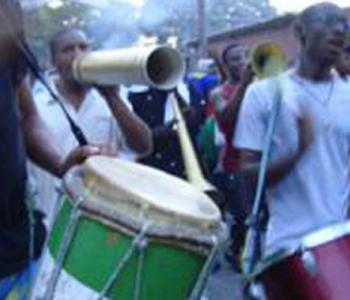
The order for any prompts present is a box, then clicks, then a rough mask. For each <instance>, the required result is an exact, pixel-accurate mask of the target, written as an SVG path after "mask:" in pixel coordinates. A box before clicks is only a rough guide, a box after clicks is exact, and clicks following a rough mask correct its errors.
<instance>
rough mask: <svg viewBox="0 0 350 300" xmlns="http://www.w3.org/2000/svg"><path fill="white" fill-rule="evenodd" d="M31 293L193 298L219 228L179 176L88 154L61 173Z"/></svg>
mask: <svg viewBox="0 0 350 300" xmlns="http://www.w3.org/2000/svg"><path fill="white" fill-rule="evenodd" d="M64 183H65V190H66V193H67V195H66V197H65V198H64V201H63V206H62V208H61V210H60V212H59V214H58V216H57V218H56V220H55V224H54V227H53V231H52V234H51V236H50V239H49V243H48V250H47V251H46V253H45V255H44V259H43V263H42V268H41V271H40V273H39V277H38V280H37V286H36V289H35V293H34V295H35V296H34V299H45V300H75V299H79V300H85V299H88V300H97V299H120V300H164V299H166V300H182V299H183V300H185V299H190V298H191V297H193V299H197V298H198V295H199V294H200V292H201V290H202V288H203V284H204V283H205V281H206V279H207V277H208V269H209V266H210V264H211V262H212V260H213V258H214V256H215V253H216V250H217V248H218V246H219V244H220V242H221V241H222V240H223V239H224V238H225V235H226V230H225V228H224V227H223V225H222V223H221V217H220V212H219V210H218V208H217V207H216V206H215V204H213V202H212V201H211V200H210V199H209V198H208V197H207V196H206V195H205V194H203V193H201V192H199V191H198V190H196V189H195V188H194V187H192V186H191V185H190V184H188V183H187V182H185V181H183V180H181V179H178V178H175V177H173V176H170V175H167V174H165V173H164V172H162V171H159V170H155V169H152V168H149V167H146V166H143V165H139V164H135V163H132V162H127V161H122V160H118V159H114V158H107V157H102V156H100V157H93V158H90V159H89V160H88V161H87V162H86V163H85V164H84V165H83V166H82V167H80V168H76V169H73V170H72V171H70V173H69V174H68V175H67V176H66V177H65V180H64Z"/></svg>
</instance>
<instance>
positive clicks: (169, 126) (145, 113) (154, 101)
mask: <svg viewBox="0 0 350 300" xmlns="http://www.w3.org/2000/svg"><path fill="white" fill-rule="evenodd" d="M170 97H176V99H177V101H178V103H179V106H180V108H181V110H182V112H183V113H184V117H185V119H186V120H187V125H188V128H189V132H190V134H191V136H192V138H194V135H195V132H196V131H197V119H196V116H195V113H194V111H193V108H192V107H191V105H190V97H189V91H188V89H187V86H186V85H185V84H184V83H180V84H179V85H178V86H177V87H176V88H175V89H174V90H172V91H163V90H159V89H155V88H149V87H145V86H131V87H130V88H129V93H128V99H129V101H130V103H131V105H132V108H133V111H134V112H135V113H136V114H137V115H138V116H139V117H140V118H141V119H143V120H144V121H145V122H146V123H147V124H148V125H149V126H150V128H151V129H152V138H153V145H154V150H153V152H152V153H151V154H150V155H148V156H146V157H144V158H141V159H140V160H139V162H141V163H143V164H145V165H148V166H151V167H154V168H157V169H160V170H163V171H165V172H167V173H169V174H172V175H174V176H178V177H181V178H186V172H185V167H184V162H183V157H182V153H181V147H180V143H179V138H178V133H177V131H176V129H175V124H176V119H175V115H174V112H173V109H172V105H171V100H170Z"/></svg>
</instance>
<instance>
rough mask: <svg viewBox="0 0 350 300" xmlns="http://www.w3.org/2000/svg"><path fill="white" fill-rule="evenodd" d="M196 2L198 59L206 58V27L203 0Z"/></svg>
mask: <svg viewBox="0 0 350 300" xmlns="http://www.w3.org/2000/svg"><path fill="white" fill-rule="evenodd" d="M196 1H197V32H198V34H197V36H198V58H204V57H207V56H208V41H207V25H206V23H207V22H206V13H205V7H206V5H205V4H206V3H205V0H196Z"/></svg>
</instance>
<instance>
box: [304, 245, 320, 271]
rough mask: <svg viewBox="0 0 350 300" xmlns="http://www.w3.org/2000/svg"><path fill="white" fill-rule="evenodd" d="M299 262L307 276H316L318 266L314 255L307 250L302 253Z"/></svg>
mask: <svg viewBox="0 0 350 300" xmlns="http://www.w3.org/2000/svg"><path fill="white" fill-rule="evenodd" d="M301 260H302V262H303V265H304V268H305V270H306V271H307V272H308V273H309V275H311V276H316V274H317V267H318V264H317V259H316V257H315V255H314V254H313V253H312V252H311V251H308V250H305V251H302V254H301Z"/></svg>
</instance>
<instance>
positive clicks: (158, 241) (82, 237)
mask: <svg viewBox="0 0 350 300" xmlns="http://www.w3.org/2000/svg"><path fill="white" fill-rule="evenodd" d="M72 208H73V204H72V202H71V200H70V199H69V197H66V199H65V200H64V204H63V207H62V209H61V211H60V213H59V215H58V216H57V218H56V221H55V224H54V227H53V231H52V235H51V237H50V241H49V247H48V251H47V252H46V253H45V255H44V259H43V266H42V271H41V272H40V275H39V282H40V286H41V287H42V288H39V290H38V291H37V292H36V295H39V296H40V295H43V293H44V287H45V286H46V285H45V283H47V282H48V280H49V277H50V274H51V273H52V269H53V264H54V263H55V260H56V258H57V251H58V248H59V245H60V244H61V242H62V237H63V234H64V231H65V229H66V225H67V223H68V220H69V218H70V216H71V213H72ZM136 234H137V233H136V232H133V230H132V229H130V228H127V227H125V226H123V225H121V224H118V225H117V224H115V223H114V224H112V223H111V222H109V221H108V220H105V219H103V218H101V217H98V216H97V215H93V214H90V213H83V215H82V217H81V218H80V221H79V223H78V226H77V230H76V233H75V236H74V240H73V242H72V244H71V246H70V247H69V253H68V255H67V258H66V260H65V263H64V267H63V276H61V277H60V279H59V281H58V284H57V287H56V292H55V296H54V298H53V299H52V300H68V299H71V296H72V295H77V294H79V295H80V298H79V299H81V300H84V299H97V295H98V292H99V291H101V290H102V288H103V286H104V284H105V283H106V282H107V281H108V278H109V277H110V276H111V274H112V273H113V271H114V270H115V268H116V266H117V264H118V263H119V262H120V260H121V258H122V257H123V256H124V255H125V253H126V252H127V251H128V249H129V248H130V246H131V242H132V239H133V238H134V237H135V235H136ZM148 239H149V244H148V246H147V248H146V249H145V258H144V267H143V269H142V272H141V287H140V298H139V299H140V300H149V299H152V300H157V299H159V300H160V299H167V300H182V299H183V300H185V299H188V297H189V296H190V294H191V292H192V290H193V288H194V286H195V284H196V281H197V278H198V276H199V274H200V272H201V270H202V268H203V266H204V264H205V262H206V259H207V256H208V253H209V251H210V248H211V247H210V246H209V245H203V244H196V243H195V242H193V241H192V242H190V241H181V240H174V239H172V238H169V239H166V238H159V237H158V238H157V237H148ZM139 255H140V254H139V253H135V254H134V255H133V257H132V259H131V260H130V262H129V263H128V264H127V266H126V268H125V270H123V272H122V273H121V275H120V277H118V279H117V280H116V282H115V284H114V285H113V286H112V288H111V292H110V293H108V297H109V299H123V300H129V299H130V300H133V299H134V291H135V285H136V283H135V278H136V273H137V268H138V259H139Z"/></svg>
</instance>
